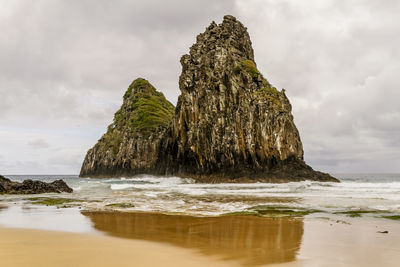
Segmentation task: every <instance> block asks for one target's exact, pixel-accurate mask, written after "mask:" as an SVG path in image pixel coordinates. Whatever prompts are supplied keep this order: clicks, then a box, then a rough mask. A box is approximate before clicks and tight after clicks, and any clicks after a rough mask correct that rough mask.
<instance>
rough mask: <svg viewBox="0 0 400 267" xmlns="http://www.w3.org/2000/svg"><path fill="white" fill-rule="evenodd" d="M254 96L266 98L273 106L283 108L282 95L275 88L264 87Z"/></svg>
mask: <svg viewBox="0 0 400 267" xmlns="http://www.w3.org/2000/svg"><path fill="white" fill-rule="evenodd" d="M254 94H255V95H256V96H259V97H263V98H266V99H267V100H268V102H269V103H271V104H272V105H273V106H276V107H279V106H281V104H282V103H281V100H280V95H281V93H280V92H279V91H278V90H277V89H276V88H275V87H272V86H270V87H262V88H260V89H259V90H257V91H255V92H254Z"/></svg>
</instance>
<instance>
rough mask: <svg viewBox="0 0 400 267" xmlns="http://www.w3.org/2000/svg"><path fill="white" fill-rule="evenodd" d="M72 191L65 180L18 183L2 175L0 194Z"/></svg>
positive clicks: (0, 178)
mask: <svg viewBox="0 0 400 267" xmlns="http://www.w3.org/2000/svg"><path fill="white" fill-rule="evenodd" d="M72 191H73V190H72V188H70V187H69V186H68V185H67V184H66V183H65V182H64V181H63V180H56V181H54V182H51V183H45V182H42V181H33V180H25V181H23V182H22V183H18V182H13V181H11V180H10V179H8V178H5V177H3V176H1V175H0V194H42V193H61V192H66V193H72Z"/></svg>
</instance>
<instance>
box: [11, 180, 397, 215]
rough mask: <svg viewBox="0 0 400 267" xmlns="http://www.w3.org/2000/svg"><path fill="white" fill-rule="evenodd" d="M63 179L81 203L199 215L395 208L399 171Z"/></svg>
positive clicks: (394, 211) (387, 209)
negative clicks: (265, 178)
mask: <svg viewBox="0 0 400 267" xmlns="http://www.w3.org/2000/svg"><path fill="white" fill-rule="evenodd" d="M67 183H68V184H69V185H70V186H72V187H73V188H74V189H75V192H74V193H73V194H72V195H69V197H76V198H79V199H85V200H88V201H87V202H84V204H82V205H87V207H89V208H91V207H93V208H101V207H102V206H105V205H107V204H109V203H120V202H129V203H133V204H135V208H134V209H136V210H142V211H166V212H190V213H194V214H201V215H216V214H220V213H225V212H232V211H240V210H244V209H246V208H248V207H251V206H256V205H282V206H292V207H299V208H301V207H303V208H313V209H318V210H324V211H328V212H335V211H341V210H346V209H366V210H368V209H371V210H382V211H389V212H393V213H400V175H391V176H390V175H349V176H348V178H347V179H346V178H345V179H342V182H341V183H322V182H313V181H303V182H292V183H286V184H269V183H251V184H196V183H195V182H194V181H193V180H191V179H182V178H178V177H155V176H149V175H143V176H138V177H134V178H131V177H129V178H128V177H124V178H109V179H81V178H74V179H71V180H67ZM14 198H15V197H14ZM93 200H94V201H97V202H93ZM85 203H86V204H85Z"/></svg>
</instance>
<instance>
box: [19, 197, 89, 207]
mask: <svg viewBox="0 0 400 267" xmlns="http://www.w3.org/2000/svg"><path fill="white" fill-rule="evenodd" d="M27 200H29V201H31V203H32V204H35V205H46V206H61V205H64V207H67V206H65V204H71V203H76V202H83V200H80V199H72V198H50V197H33V198H28V199H27ZM70 206H71V205H70Z"/></svg>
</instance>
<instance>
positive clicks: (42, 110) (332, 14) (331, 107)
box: [0, 0, 400, 174]
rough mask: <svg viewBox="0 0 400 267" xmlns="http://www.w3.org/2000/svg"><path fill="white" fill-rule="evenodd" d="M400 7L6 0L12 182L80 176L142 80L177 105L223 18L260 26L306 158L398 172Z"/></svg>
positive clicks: (256, 30)
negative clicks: (204, 37)
mask: <svg viewBox="0 0 400 267" xmlns="http://www.w3.org/2000/svg"><path fill="white" fill-rule="evenodd" d="M399 10H400V1H398V0H385V1H378V0H343V1H341V0H304V1H299V0H236V1H235V0H220V1H215V0H202V1H198V0H193V1H191V0H172V1H159V0H146V1H143V0H141V1H134V0H132V1H127V0H126V1H124V0H121V1H107V0H80V1H68V0H65V1H63V0H43V1H42V0H36V1H29V0H26V1H18V0H13V1H8V0H0V33H1V34H0V173H2V174H77V173H79V170H80V166H81V163H82V160H83V158H84V156H85V153H86V151H87V150H88V149H89V148H90V147H91V146H93V145H94V144H95V143H96V141H97V140H98V139H99V138H100V137H101V135H102V134H103V133H104V132H105V130H106V127H107V125H108V124H110V123H111V122H112V118H113V113H114V112H115V111H116V110H117V109H118V108H119V106H120V105H121V103H122V96H123V94H124V92H125V90H126V88H127V87H128V85H129V84H130V82H131V81H132V80H134V79H135V78H137V77H144V78H146V79H148V80H149V81H150V82H151V83H152V84H153V85H154V86H155V87H156V88H157V89H158V90H160V91H162V92H163V93H164V94H165V96H166V97H167V98H168V99H169V100H170V101H171V102H172V103H174V104H175V103H176V100H177V97H178V95H179V88H178V77H179V74H180V72H181V67H180V64H179V59H180V57H181V56H182V55H183V54H185V53H187V52H188V49H189V47H190V46H191V45H192V44H193V43H194V42H195V37H196V35H197V34H198V33H200V32H203V31H204V30H205V27H206V26H208V25H209V24H210V22H211V21H212V20H214V21H216V22H217V23H220V22H221V21H222V17H223V15H225V14H232V15H234V16H236V17H237V18H238V19H239V20H241V21H242V22H243V23H244V24H245V25H246V26H247V28H248V31H249V33H250V37H251V39H252V42H253V48H254V50H255V59H256V63H257V65H258V68H259V70H260V71H261V72H262V73H263V74H264V76H265V77H267V79H268V80H269V81H270V82H271V83H272V84H273V85H274V86H276V87H277V88H285V89H286V93H287V95H288V97H289V99H290V100H291V102H292V105H293V115H294V117H295V123H296V125H297V127H298V128H299V131H300V134H301V138H302V141H303V145H304V151H305V159H306V161H307V163H309V164H311V165H312V166H313V167H314V168H315V169H319V170H323V171H329V172H332V173H343V172H362V173H365V172H374V173H377V172H400V88H399V87H400V23H399V21H398V11H399Z"/></svg>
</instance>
